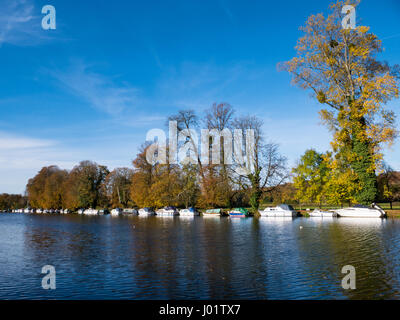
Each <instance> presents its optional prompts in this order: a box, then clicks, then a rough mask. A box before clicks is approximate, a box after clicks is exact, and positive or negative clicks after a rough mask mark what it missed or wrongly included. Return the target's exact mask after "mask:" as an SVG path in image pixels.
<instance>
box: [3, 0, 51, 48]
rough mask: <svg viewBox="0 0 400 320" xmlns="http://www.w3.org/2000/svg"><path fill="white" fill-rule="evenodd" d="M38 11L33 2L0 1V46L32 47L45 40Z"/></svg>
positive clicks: (19, 0)
mask: <svg viewBox="0 0 400 320" xmlns="http://www.w3.org/2000/svg"><path fill="white" fill-rule="evenodd" d="M39 14H40V9H38V8H35V6H34V4H33V1H29V0H13V1H7V0H2V1H1V11H0V46H1V45H2V44H4V43H10V44H13V45H24V46H25V45H34V44H36V43H38V42H39V41H42V40H44V39H46V36H45V34H44V33H43V32H42V30H41V16H40V15H39Z"/></svg>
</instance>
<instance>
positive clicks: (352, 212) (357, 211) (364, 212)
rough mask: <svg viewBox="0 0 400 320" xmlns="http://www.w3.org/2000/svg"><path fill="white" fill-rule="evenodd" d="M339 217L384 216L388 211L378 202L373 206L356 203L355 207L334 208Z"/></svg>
mask: <svg viewBox="0 0 400 320" xmlns="http://www.w3.org/2000/svg"><path fill="white" fill-rule="evenodd" d="M334 211H335V212H336V213H337V214H338V215H339V217H352V218H384V217H386V212H385V211H383V209H382V208H381V207H379V206H378V205H376V204H374V203H373V204H372V205H371V207H368V206H364V205H360V204H356V205H354V206H353V207H349V208H343V209H337V210H334Z"/></svg>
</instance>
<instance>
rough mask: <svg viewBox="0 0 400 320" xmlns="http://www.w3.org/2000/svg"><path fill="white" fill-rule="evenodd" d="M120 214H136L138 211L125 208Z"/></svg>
mask: <svg viewBox="0 0 400 320" xmlns="http://www.w3.org/2000/svg"><path fill="white" fill-rule="evenodd" d="M122 214H135V215H136V214H138V211H137V210H136V209H133V208H125V209H123V210H122Z"/></svg>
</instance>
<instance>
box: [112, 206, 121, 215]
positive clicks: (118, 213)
mask: <svg viewBox="0 0 400 320" xmlns="http://www.w3.org/2000/svg"><path fill="white" fill-rule="evenodd" d="M120 214H122V209H121V208H115V209H112V210H111V215H112V216H119V215H120Z"/></svg>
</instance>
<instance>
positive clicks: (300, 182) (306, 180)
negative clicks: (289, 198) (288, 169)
mask: <svg viewBox="0 0 400 320" xmlns="http://www.w3.org/2000/svg"><path fill="white" fill-rule="evenodd" d="M328 170H329V168H328V166H327V163H326V161H325V160H324V158H323V155H322V154H320V153H318V152H316V151H315V150H313V149H310V150H307V151H306V152H305V153H304V155H303V156H302V157H301V159H300V162H299V164H298V165H297V167H295V168H294V169H293V174H294V179H293V181H294V186H295V187H296V189H297V193H296V197H297V198H298V199H299V200H300V201H302V202H314V203H321V202H323V201H324V200H325V198H326V197H325V194H324V189H325V185H326V183H327V178H328Z"/></svg>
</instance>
